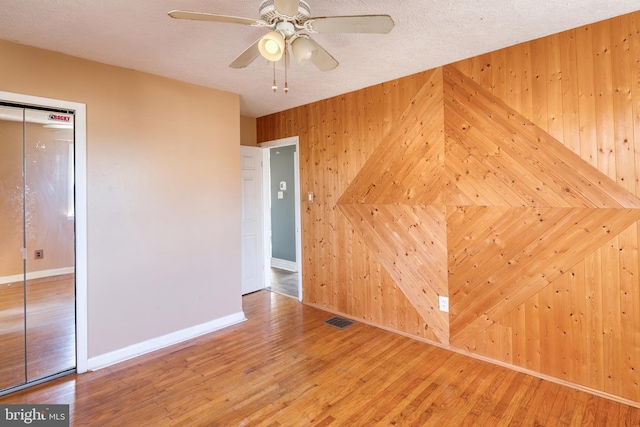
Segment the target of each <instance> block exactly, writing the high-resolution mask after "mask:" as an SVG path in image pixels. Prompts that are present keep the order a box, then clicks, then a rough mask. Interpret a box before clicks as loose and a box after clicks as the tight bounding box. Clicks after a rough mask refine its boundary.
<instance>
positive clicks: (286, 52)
mask: <svg viewBox="0 0 640 427" xmlns="http://www.w3.org/2000/svg"><path fill="white" fill-rule="evenodd" d="M288 53H289V49H288V48H286V49H285V50H284V93H289V85H288V83H287V69H288V68H289V63H288V61H287V59H289V58H288V57H287V55H288Z"/></svg>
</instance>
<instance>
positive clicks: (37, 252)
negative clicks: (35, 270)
mask: <svg viewBox="0 0 640 427" xmlns="http://www.w3.org/2000/svg"><path fill="white" fill-rule="evenodd" d="M34 258H35V259H42V258H44V249H36V250H35V255H34Z"/></svg>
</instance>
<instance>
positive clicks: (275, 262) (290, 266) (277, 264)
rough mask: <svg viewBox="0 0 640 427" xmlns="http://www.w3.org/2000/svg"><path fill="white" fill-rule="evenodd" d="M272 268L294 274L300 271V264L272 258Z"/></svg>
mask: <svg viewBox="0 0 640 427" xmlns="http://www.w3.org/2000/svg"><path fill="white" fill-rule="evenodd" d="M271 267H274V268H279V269H281V270H287V271H292V272H294V273H295V272H296V271H298V264H296V263H295V261H288V260H286V259H280V258H271Z"/></svg>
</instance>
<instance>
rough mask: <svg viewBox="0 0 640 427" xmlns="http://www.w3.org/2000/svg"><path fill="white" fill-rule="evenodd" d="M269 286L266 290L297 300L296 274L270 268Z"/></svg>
mask: <svg viewBox="0 0 640 427" xmlns="http://www.w3.org/2000/svg"><path fill="white" fill-rule="evenodd" d="M270 283H271V285H270V286H269V287H268V288H267V290H269V291H271V292H276V293H278V294H282V295H285V296H288V297H291V298H296V299H298V273H297V272H292V271H286V270H281V269H279V268H275V267H271V281H270Z"/></svg>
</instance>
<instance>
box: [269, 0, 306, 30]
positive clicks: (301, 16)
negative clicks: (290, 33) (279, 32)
mask: <svg viewBox="0 0 640 427" xmlns="http://www.w3.org/2000/svg"><path fill="white" fill-rule="evenodd" d="M310 16H311V9H310V8H309V4H308V3H307V2H306V1H304V0H300V4H299V5H298V13H297V14H296V15H295V16H286V15H282V14H280V13H279V12H278V11H277V10H276V8H275V6H274V3H273V0H264V1H263V2H262V3H260V19H262V20H263V21H265V22H266V23H267V24H269V25H271V24H273V23H275V22H279V21H283V20H287V21H291V22H295V23H296V24H298V25H302V24H303V23H304V21H306V20H307V19H309V17H310Z"/></svg>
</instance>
